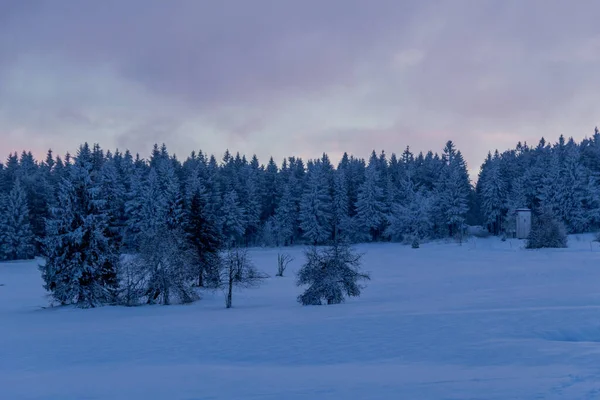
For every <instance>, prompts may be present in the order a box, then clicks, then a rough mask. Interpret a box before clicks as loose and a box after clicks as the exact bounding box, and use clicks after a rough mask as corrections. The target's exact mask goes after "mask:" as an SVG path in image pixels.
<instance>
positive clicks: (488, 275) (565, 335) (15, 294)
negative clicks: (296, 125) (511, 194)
mask: <svg viewBox="0 0 600 400" xmlns="http://www.w3.org/2000/svg"><path fill="white" fill-rule="evenodd" d="M357 247H358V249H359V250H360V251H362V252H364V253H365V256H364V264H363V266H364V269H365V270H366V271H369V272H371V276H372V280H371V282H369V283H368V287H367V288H366V289H365V290H364V292H363V295H362V297H360V298H358V299H352V300H349V301H347V302H346V303H344V304H341V305H336V306H320V307H302V306H300V305H299V304H298V303H297V302H296V296H297V295H298V294H299V293H300V291H301V289H299V288H296V287H295V285H294V271H295V270H297V269H298V268H299V266H300V265H301V263H302V260H303V257H302V249H301V248H299V247H298V248H291V249H289V250H286V251H287V252H289V253H290V254H291V255H293V256H294V257H295V261H294V262H293V263H292V264H291V265H290V266H289V268H288V270H287V271H286V275H287V276H285V277H283V278H276V277H275V271H276V267H277V261H276V260H277V250H275V249H253V250H252V251H251V252H250V254H251V256H252V257H253V260H254V261H255V262H256V264H257V266H258V267H259V268H260V269H262V270H265V271H266V272H268V273H270V274H271V275H272V276H273V277H272V278H270V279H269V280H268V281H267V282H266V283H265V284H264V285H263V286H262V287H261V288H259V289H254V290H246V291H243V292H238V293H234V298H233V305H234V308H233V309H230V310H226V309H225V304H224V298H223V295H222V293H214V294H213V293H210V292H207V293H204V298H203V299H202V300H201V301H199V302H197V303H194V304H192V305H186V306H144V307H136V308H124V307H103V308H97V309H89V310H79V309H74V308H70V307H65V308H45V309H44V308H42V307H45V306H47V304H48V302H47V299H46V297H45V293H44V291H43V289H42V282H41V278H40V275H39V272H38V271H37V269H36V262H12V263H3V264H0V285H3V286H0V398H3V399H60V400H67V399H138V398H140V399H186V400H191V399H242V398H243V399H536V398H538V399H564V398H568V399H597V398H600V364H599V363H598V360H599V359H600V318H599V316H600V262H599V261H600V246H599V244H598V243H592V242H591V237H590V236H585V235H580V236H571V237H570V243H569V248H567V249H556V250H535V251H528V250H524V249H523V248H522V247H523V243H522V242H521V241H518V240H508V241H506V242H502V241H500V240H499V239H497V238H487V239H475V238H472V239H470V240H469V241H468V242H467V243H463V245H462V246H459V245H457V244H456V243H428V244H423V245H422V247H421V248H420V249H412V248H410V246H402V245H399V244H368V245H359V246H357Z"/></svg>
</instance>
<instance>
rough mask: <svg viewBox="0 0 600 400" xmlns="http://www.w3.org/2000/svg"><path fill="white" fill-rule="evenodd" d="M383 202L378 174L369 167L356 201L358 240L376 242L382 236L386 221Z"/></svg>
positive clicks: (374, 169)
mask: <svg viewBox="0 0 600 400" xmlns="http://www.w3.org/2000/svg"><path fill="white" fill-rule="evenodd" d="M383 200H384V199H383V189H382V187H381V180H380V177H379V173H378V171H377V169H376V168H375V166H374V165H369V167H368V168H367V170H366V173H365V181H364V183H363V184H362V185H361V186H360V189H359V190H358V199H357V201H356V213H357V214H356V229H357V234H358V235H359V237H360V238H362V239H366V240H369V241H371V240H377V239H378V238H379V236H380V235H381V234H382V232H383V230H384V222H385V221H387V218H386V213H385V204H384V202H383Z"/></svg>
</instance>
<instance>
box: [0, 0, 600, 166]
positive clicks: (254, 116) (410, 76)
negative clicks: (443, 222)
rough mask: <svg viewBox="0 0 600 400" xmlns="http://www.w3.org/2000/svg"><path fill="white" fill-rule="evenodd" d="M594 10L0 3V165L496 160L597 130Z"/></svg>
mask: <svg viewBox="0 0 600 400" xmlns="http://www.w3.org/2000/svg"><path fill="white" fill-rule="evenodd" d="M597 15H600V3H598V2H596V1H592V0H590V1H585V0H580V1H578V2H577V3H570V2H567V1H553V0H543V1H542V0H530V1H526V2H523V1H511V0H497V1H484V0H482V1H477V0H470V1H467V0H446V1H396V0H394V1H391V0H390V1H388V0H377V1H368V0H329V1H317V0H303V1H299V0H253V1H245V0H223V1H216V0H215V1H195V0H174V1H170V2H166V1H160V0H128V1H118V0H107V1H102V2H82V1H77V0H55V1H51V0H45V1H44V0H39V1H36V0H29V1H18V0H3V1H0V154H7V153H8V152H9V151H12V150H21V149H31V150H33V151H34V152H35V153H36V154H41V153H43V152H44V151H45V150H46V149H47V148H49V147H52V148H53V149H54V150H55V151H57V152H59V153H64V152H65V151H67V150H71V151H72V150H73V149H74V148H75V147H76V146H77V145H78V144H79V143H80V142H83V141H89V142H100V143H101V144H102V146H103V147H107V148H114V147H120V148H125V147H127V148H130V149H131V150H133V151H135V152H140V153H141V154H142V155H145V154H147V153H148V152H149V150H150V148H151V145H152V144H153V143H154V142H166V143H167V145H168V147H169V148H170V150H171V151H174V152H176V153H177V154H178V155H179V156H180V158H181V157H185V156H186V155H187V153H189V151H190V150H191V149H200V148H201V149H203V150H205V151H208V152H214V153H216V154H217V155H220V154H221V153H222V152H223V151H224V150H225V148H229V149H230V150H232V151H240V152H243V153H247V154H251V153H256V154H257V155H258V156H259V158H261V160H263V161H266V158H267V157H268V156H270V155H273V156H275V158H276V159H281V157H283V156H288V155H297V156H302V157H317V156H318V155H319V154H320V153H322V152H324V151H325V152H328V153H330V154H331V155H332V156H333V158H335V157H336V156H337V155H338V154H341V153H342V152H343V151H348V152H352V153H354V154H357V155H359V156H367V155H368V154H369V152H370V151H371V150H372V149H377V150H379V149H385V150H386V151H387V152H388V153H391V152H401V151H402V150H403V149H404V147H405V146H407V145H410V146H411V147H412V148H414V149H415V150H417V151H419V150H428V149H433V150H437V149H440V148H442V147H443V144H444V142H445V141H446V140H448V139H452V140H454V141H455V142H456V143H457V145H458V147H459V148H460V149H461V150H462V151H463V153H464V154H465V156H466V158H467V161H468V163H469V165H470V168H471V169H472V170H473V171H476V170H477V169H478V167H479V164H480V163H481V161H482V160H483V158H484V157H485V155H486V153H487V151H488V150H493V149H495V148H500V149H504V148H508V147H512V146H513V145H514V144H515V143H516V141H518V140H522V141H529V142H537V140H538V139H539V137H540V136H542V135H544V136H546V137H548V138H549V139H550V140H555V139H556V137H557V136H558V135H560V134H564V135H566V136H575V137H576V138H581V137H583V136H585V135H586V134H589V133H591V132H592V131H593V128H594V126H595V125H596V124H598V121H599V120H600V108H598V107H597V100H596V98H597V97H598V93H599V89H600V72H598V71H599V69H598V66H599V65H600V25H599V24H598V23H597V17H596V16H597Z"/></svg>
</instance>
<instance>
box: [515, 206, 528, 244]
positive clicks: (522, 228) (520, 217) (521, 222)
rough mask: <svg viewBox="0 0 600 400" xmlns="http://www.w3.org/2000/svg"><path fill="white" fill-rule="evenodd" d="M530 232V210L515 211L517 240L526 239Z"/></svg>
mask: <svg viewBox="0 0 600 400" xmlns="http://www.w3.org/2000/svg"><path fill="white" fill-rule="evenodd" d="M530 231H531V210H530V209H529V208H519V209H517V239H527V237H528V236H529V232H530Z"/></svg>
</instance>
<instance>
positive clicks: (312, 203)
mask: <svg viewBox="0 0 600 400" xmlns="http://www.w3.org/2000/svg"><path fill="white" fill-rule="evenodd" d="M331 206H332V199H331V196H330V194H329V188H328V187H327V180H326V176H325V175H324V174H323V171H322V168H321V165H320V164H318V163H317V164H316V165H315V164H313V166H312V168H311V171H309V175H308V182H307V184H306V188H305V190H304V193H303V194H302V201H301V203H300V218H299V219H300V228H301V229H302V231H303V234H304V237H305V238H306V239H307V240H308V241H309V242H310V243H312V244H319V243H323V242H325V241H327V240H328V239H329V238H330V237H331V233H332V232H331V219H332V209H331Z"/></svg>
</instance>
